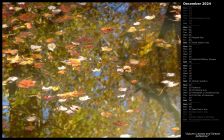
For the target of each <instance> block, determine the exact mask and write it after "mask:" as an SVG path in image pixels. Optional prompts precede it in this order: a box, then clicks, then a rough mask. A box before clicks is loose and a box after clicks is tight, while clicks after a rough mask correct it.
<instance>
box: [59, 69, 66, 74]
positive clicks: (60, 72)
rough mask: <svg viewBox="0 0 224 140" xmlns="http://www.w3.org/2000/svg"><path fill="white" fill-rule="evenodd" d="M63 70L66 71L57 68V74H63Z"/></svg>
mask: <svg viewBox="0 0 224 140" xmlns="http://www.w3.org/2000/svg"><path fill="white" fill-rule="evenodd" d="M65 72H66V71H65V70H59V71H58V74H65Z"/></svg>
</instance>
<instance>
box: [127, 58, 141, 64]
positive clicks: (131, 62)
mask: <svg viewBox="0 0 224 140" xmlns="http://www.w3.org/2000/svg"><path fill="white" fill-rule="evenodd" d="M129 63H130V64H132V65H137V64H138V63H139V60H136V59H130V60H129Z"/></svg>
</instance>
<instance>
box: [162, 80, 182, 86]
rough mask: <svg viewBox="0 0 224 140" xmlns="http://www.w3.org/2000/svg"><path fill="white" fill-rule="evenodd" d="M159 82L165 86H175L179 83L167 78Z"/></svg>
mask: <svg viewBox="0 0 224 140" xmlns="http://www.w3.org/2000/svg"><path fill="white" fill-rule="evenodd" d="M161 83H163V84H165V85H166V86H167V87H175V86H177V85H179V83H175V82H173V81H169V80H163V81H161Z"/></svg>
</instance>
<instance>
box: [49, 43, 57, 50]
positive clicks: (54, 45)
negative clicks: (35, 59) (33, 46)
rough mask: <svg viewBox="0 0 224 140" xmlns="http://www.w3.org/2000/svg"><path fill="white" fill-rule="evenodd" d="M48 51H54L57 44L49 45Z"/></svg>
mask: <svg viewBox="0 0 224 140" xmlns="http://www.w3.org/2000/svg"><path fill="white" fill-rule="evenodd" d="M47 48H48V50H50V51H54V49H55V48H56V44H55V43H50V44H48V45H47Z"/></svg>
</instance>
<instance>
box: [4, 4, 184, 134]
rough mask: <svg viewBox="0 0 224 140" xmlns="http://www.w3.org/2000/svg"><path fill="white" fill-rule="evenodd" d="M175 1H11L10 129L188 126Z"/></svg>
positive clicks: (153, 130)
mask: <svg viewBox="0 0 224 140" xmlns="http://www.w3.org/2000/svg"><path fill="white" fill-rule="evenodd" d="M167 7H168V3H3V10H2V12H3V19H2V21H3V25H2V29H3V31H2V38H3V42H2V44H3V51H2V53H3V54H2V62H3V67H2V71H3V75H2V76H3V95H2V97H3V98H2V99H3V100H2V105H3V112H2V117H3V118H2V126H3V134H2V136H3V137H167V136H170V135H179V131H180V130H179V129H180V72H179V71H180V66H179V61H180V59H179V54H180V52H179V47H180V41H179V39H180V36H179V26H180V22H178V17H177V18H176V19H175V20H173V19H168V20H167V21H168V22H164V21H166V18H167V17H166V15H165V13H166V11H168V10H170V9H168V10H167ZM172 8H173V9H171V10H174V11H175V10H176V11H178V10H180V9H179V8H180V7H178V5H176V7H174V6H173V7H172ZM171 13H172V12H171ZM176 14H177V13H176Z"/></svg>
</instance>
